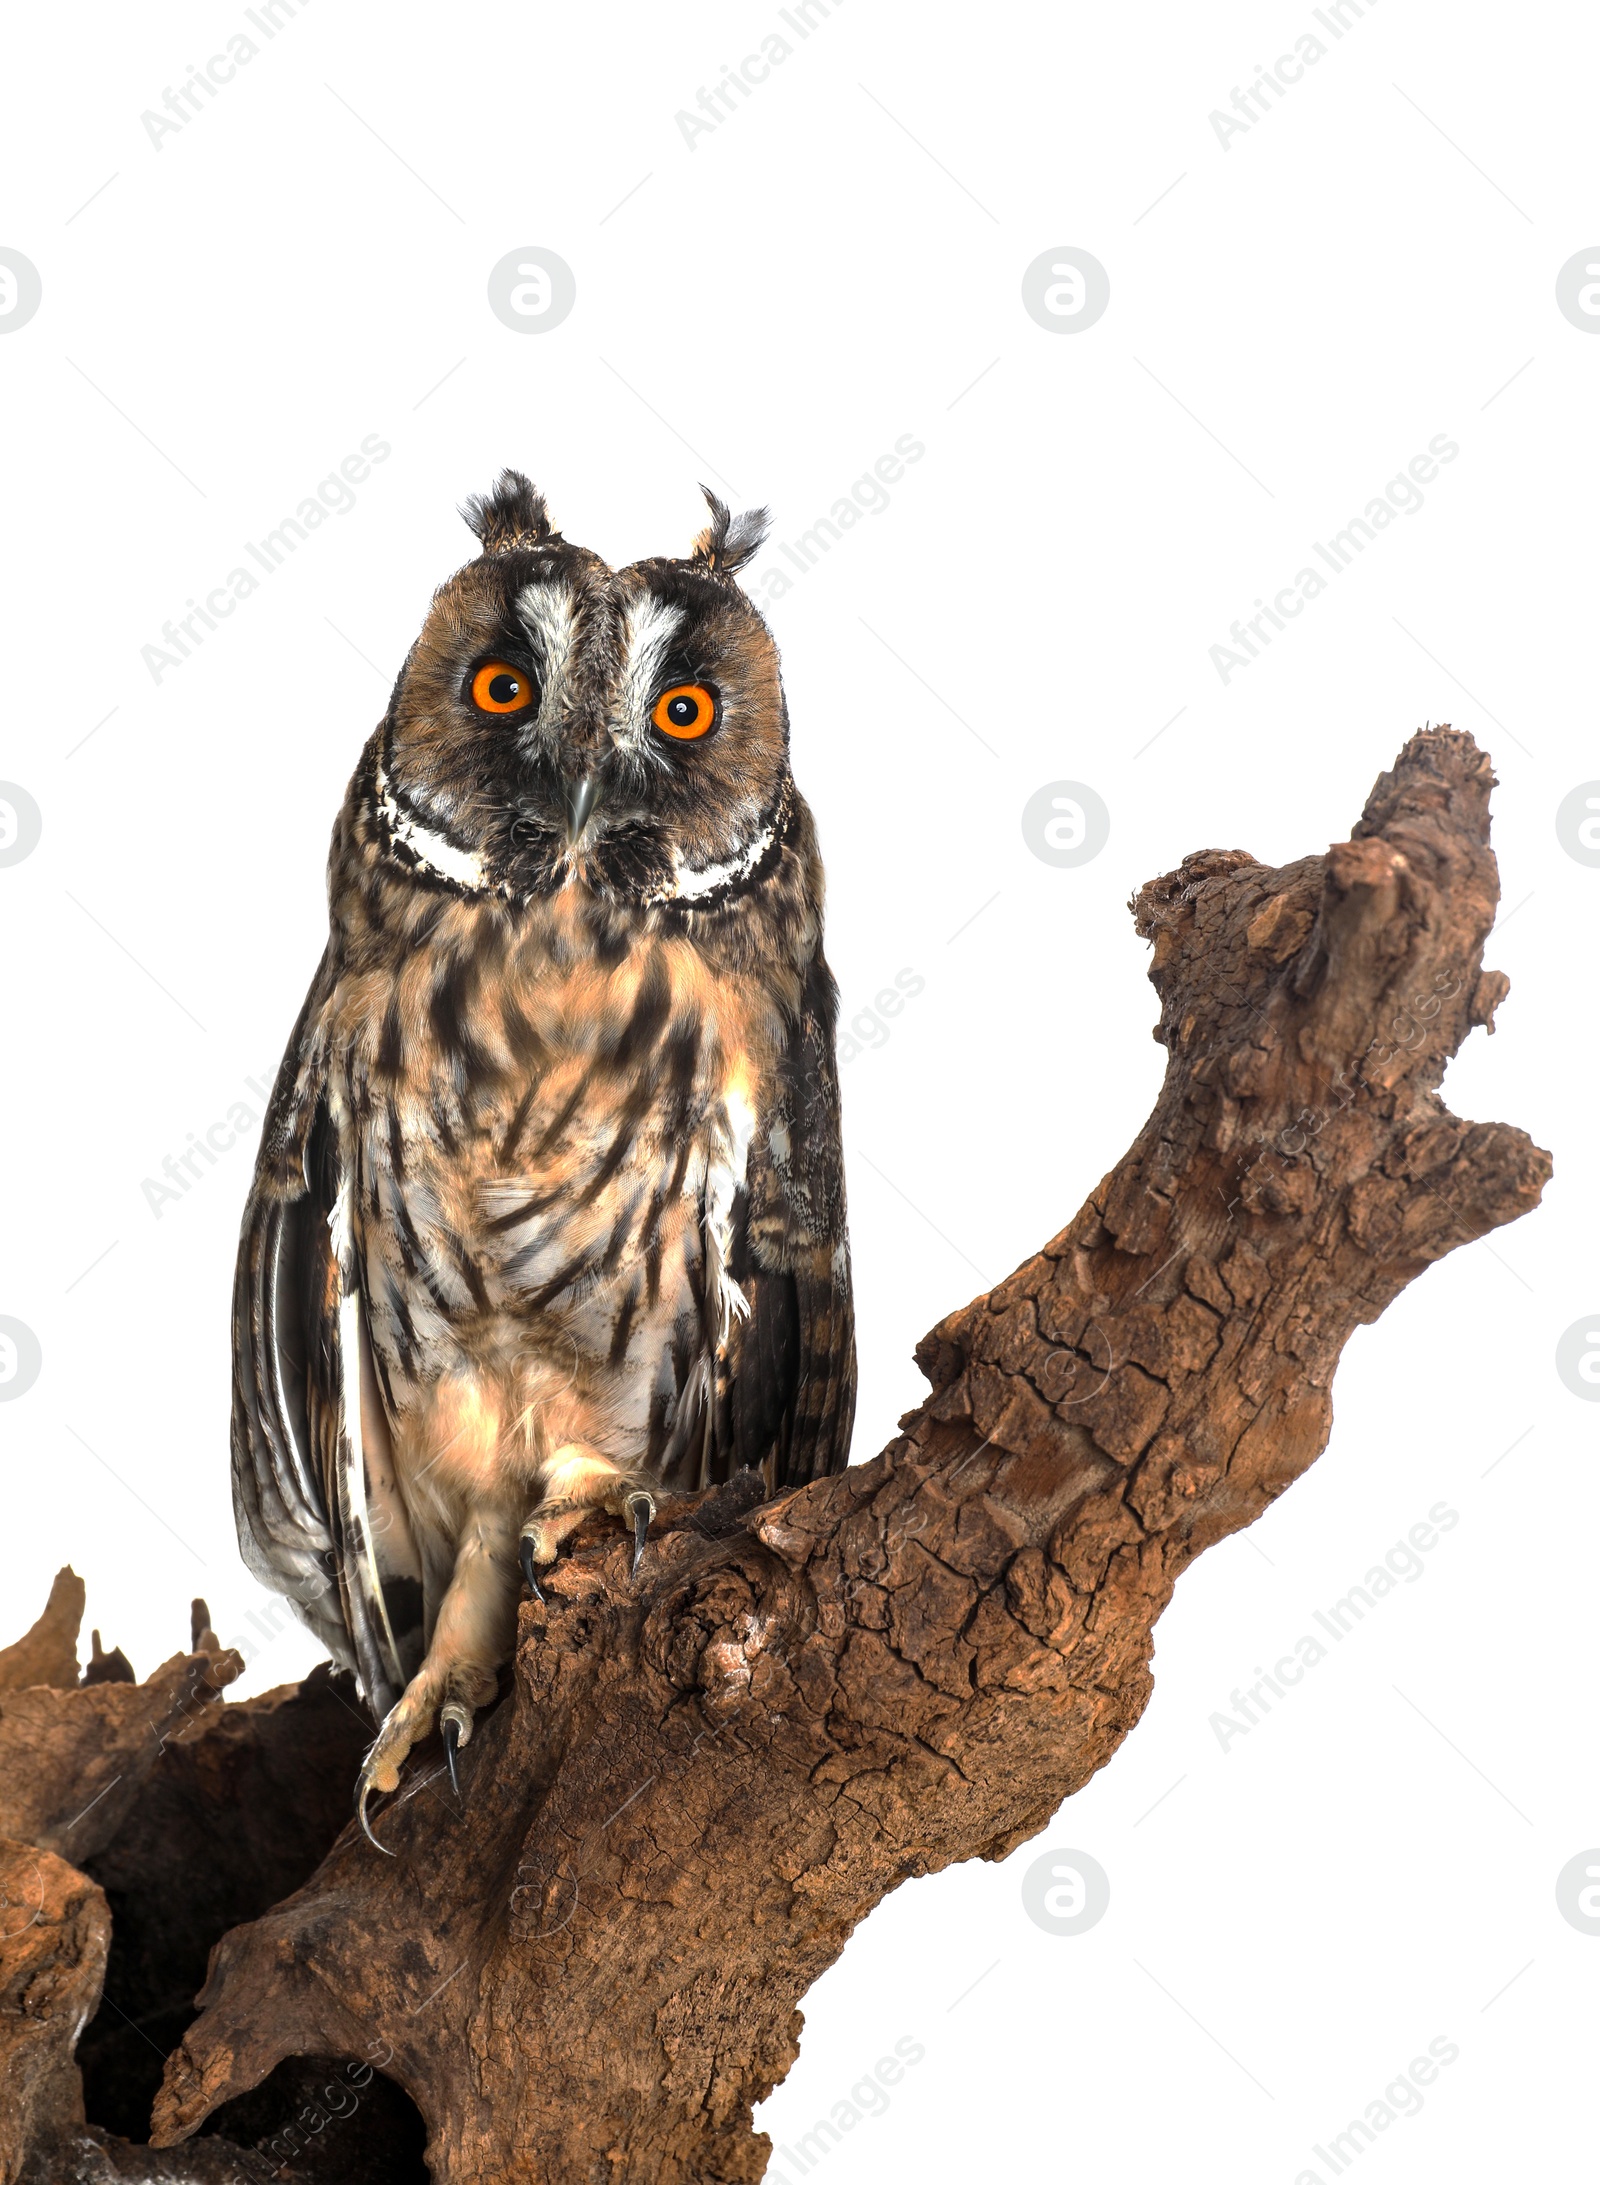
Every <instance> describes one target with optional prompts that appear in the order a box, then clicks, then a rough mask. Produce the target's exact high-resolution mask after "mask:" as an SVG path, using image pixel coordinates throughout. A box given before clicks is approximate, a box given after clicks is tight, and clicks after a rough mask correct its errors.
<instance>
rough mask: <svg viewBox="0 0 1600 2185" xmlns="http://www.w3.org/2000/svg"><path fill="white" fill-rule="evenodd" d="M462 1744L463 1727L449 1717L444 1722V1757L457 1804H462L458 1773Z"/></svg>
mask: <svg viewBox="0 0 1600 2185" xmlns="http://www.w3.org/2000/svg"><path fill="white" fill-rule="evenodd" d="M460 1743H461V1725H460V1723H459V1722H457V1720H456V1719H455V1717H454V1715H447V1716H446V1717H445V1722H444V1757H445V1762H446V1765H447V1766H448V1767H449V1770H450V1788H451V1789H452V1790H453V1791H454V1792H455V1794H456V1804H457V1805H460V1803H461V1778H460V1776H459V1775H457V1773H456V1748H457V1747H458V1746H459V1745H460Z"/></svg>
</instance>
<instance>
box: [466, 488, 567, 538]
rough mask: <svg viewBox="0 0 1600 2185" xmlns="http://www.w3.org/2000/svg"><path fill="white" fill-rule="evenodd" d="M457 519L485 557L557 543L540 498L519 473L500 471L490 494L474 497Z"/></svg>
mask: <svg viewBox="0 0 1600 2185" xmlns="http://www.w3.org/2000/svg"><path fill="white" fill-rule="evenodd" d="M461 515H462V519H463V521H464V522H465V523H466V524H467V525H468V527H469V528H470V529H471V530H472V531H473V532H475V533H476V535H477V539H478V543H479V544H480V545H481V546H482V548H483V550H484V552H485V553H486V554H510V553H515V552H517V551H522V552H526V551H527V549H528V548H529V547H531V546H548V545H551V544H552V543H559V541H560V538H561V534H560V532H559V531H557V530H556V529H555V528H554V526H553V525H552V524H551V521H550V511H549V509H548V508H546V506H545V501H544V495H543V494H542V493H541V492H540V491H539V489H538V487H537V486H536V485H534V484H533V482H532V480H531V479H528V478H524V477H523V475H522V473H521V471H520V470H503V471H502V472H501V473H500V475H499V477H498V478H497V479H496V480H495V484H494V491H493V492H492V493H474V494H471V495H470V496H469V497H468V498H467V500H466V501H464V502H463V503H462V508H461Z"/></svg>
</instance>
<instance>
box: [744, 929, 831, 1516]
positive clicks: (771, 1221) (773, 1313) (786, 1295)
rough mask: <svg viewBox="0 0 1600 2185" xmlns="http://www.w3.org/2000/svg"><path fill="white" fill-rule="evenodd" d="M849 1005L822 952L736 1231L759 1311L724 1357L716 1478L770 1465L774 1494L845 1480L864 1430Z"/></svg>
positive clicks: (756, 1145) (752, 1163)
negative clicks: (845, 1105)
mask: <svg viewBox="0 0 1600 2185" xmlns="http://www.w3.org/2000/svg"><path fill="white" fill-rule="evenodd" d="M837 1008H838V998H837V993H836V990H835V988H834V983H833V979H832V975H831V974H830V973H829V971H828V968H827V965H826V964H825V963H824V962H823V960H822V958H821V956H820V955H819V956H818V957H817V959H816V961H815V962H814V964H813V965H812V968H811V974H810V977H809V978H808V981H807V986H806V993H805V1000H804V1004H803V1007H802V1010H801V1013H800V1017H799V1019H798V1021H797V1023H796V1025H795V1027H794V1030H793V1032H792V1034H791V1036H790V1040H789V1045H788V1049H787V1052H786V1054H785V1057H784V1061H783V1066H782V1068H781V1070H780V1072H779V1074H778V1081H777V1088H776V1095H775V1098H774V1101H773V1104H772V1107H771V1109H770V1111H769V1112H768V1113H766V1114H765V1115H763V1116H762V1117H761V1118H760V1119H759V1127H758V1129H757V1131H756V1134H755V1138H754V1140H753V1143H752V1145H751V1150H750V1160H749V1165H748V1170H747V1177H746V1189H745V1193H744V1194H743V1198H742V1203H741V1205H740V1207H739V1209H738V1214H739V1219H738V1221H737V1223H736V1227H735V1234H734V1252H733V1258H732V1264H731V1268H730V1272H731V1273H732V1274H733V1277H734V1279H735V1280H736V1281H737V1282H738V1284H739V1286H740V1288H741V1289H742V1290H743V1292H744V1294H745V1297H746V1299H747V1301H748V1303H749V1307H750V1310H749V1313H748V1316H746V1317H743V1318H740V1319H738V1320H736V1321H735V1322H734V1324H733V1329H732V1332H731V1335H730V1338H729V1342H728V1346H727V1350H726V1353H725V1355H724V1357H723V1358H722V1359H721V1360H720V1361H719V1366H718V1373H717V1402H716V1412H715V1418H714V1423H713V1447H714V1462H713V1474H714V1476H715V1477H717V1478H727V1477H728V1476H729V1475H730V1474H731V1473H732V1472H733V1471H735V1470H737V1469H738V1468H739V1467H740V1466H741V1465H752V1466H760V1465H761V1464H763V1463H764V1462H765V1461H766V1460H767V1459H768V1458H769V1457H770V1459H771V1461H772V1474H771V1483H772V1486H773V1488H774V1490H776V1489H779V1488H783V1487H794V1486H798V1485H800V1484H801V1483H802V1482H803V1481H805V1480H809V1479H820V1478H821V1477H823V1476H824V1475H825V1474H826V1473H829V1472H842V1471H843V1470H844V1468H845V1465H846V1464H847V1463H848V1462H849V1457H850V1430H851V1427H852V1426H853V1424H854V1422H855V1406H856V1347H855V1310H854V1306H853V1304H852V1300H851V1292H850V1253H849V1245H848V1242H847V1238H846V1230H845V1194H844V1149H843V1145H842V1143H841V1139H840V1131H839V1079H838V1064H837V1060H836V1057H835V1050H834V1027H835V1022H836V1017H837Z"/></svg>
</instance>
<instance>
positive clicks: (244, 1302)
mask: <svg viewBox="0 0 1600 2185" xmlns="http://www.w3.org/2000/svg"><path fill="white" fill-rule="evenodd" d="M329 983H330V974H329V970H328V966H327V963H326V960H325V961H324V964H323V967H322V969H321V970H320V971H319V972H318V974H317V978H316V979H315V980H314V981H313V983H312V988H311V992H310V994H309V995H308V996H307V997H306V1005H305V1008H304V1009H303V1010H302V1011H301V1014H300V1020H299V1022H298V1023H297V1024H296V1026H295V1029H294V1033H293V1036H292V1037H291V1039H290V1042H289V1048H288V1052H287V1053H286V1054H285V1056H284V1058H283V1065H282V1068H281V1069H280V1070H279V1072H278V1081H277V1084H276V1085H275V1086H274V1088H273V1094H272V1100H271V1103H270V1105H269V1107H268V1110H267V1119H266V1123H265V1126H264V1128H263V1130H262V1136H261V1152H260V1155H259V1157H258V1159H257V1163H256V1173H255V1178H254V1181H253V1183H252V1186H251V1191H250V1198H249V1202H248V1204H247V1206H246V1208H245V1215H244V1225H243V1230H242V1232H241V1235H240V1239H239V1258H238V1264H237V1268H236V1271H235V1276H234V1290H233V1507H234V1518H235V1521H236V1523H237V1526H238V1531H239V1548H240V1552H241V1554H242V1555H243V1557H244V1560H245V1562H246V1564H247V1565H248V1566H249V1568H250V1570H251V1571H252V1572H253V1573H254V1574H255V1576H256V1577H257V1578H259V1579H260V1580H261V1582H262V1584H263V1585H265V1586H269V1587H271V1588H272V1589H273V1590H274V1591H275V1592H278V1593H283V1594H287V1595H288V1597H289V1599H290V1601H291V1602H292V1604H293V1606H294V1608H295V1611H296V1613H297V1614H298V1615H299V1616H300V1617H301V1619H302V1620H303V1621H304V1622H305V1623H306V1624H308V1625H309V1626H310V1628H311V1630H312V1631H313V1632H314V1633H315V1634H316V1636H317V1638H318V1639H319V1640H320V1641H321V1642H322V1644H323V1645H324V1646H326V1647H327V1649H328V1651H329V1652H330V1653H331V1654H332V1656H333V1658H334V1659H335V1661H337V1662H339V1663H341V1664H342V1665H343V1666H345V1667H346V1668H352V1669H354V1670H355V1671H356V1673H357V1675H358V1676H359V1678H360V1680H361V1685H362V1689H363V1691H364V1692H365V1693H366V1696H367V1699H368V1701H369V1702H370V1703H371V1705H372V1706H373V1707H374V1708H375V1709H376V1710H377V1711H378V1712H379V1713H380V1714H382V1713H385V1712H387V1710H388V1709H389V1707H391V1706H392V1705H393V1703H394V1700H395V1699H396V1697H397V1696H398V1691H399V1687H400V1686H401V1685H402V1684H403V1683H404V1681H405V1675H404V1670H403V1667H402V1664H401V1660H400V1654H399V1649H398V1648H397V1646H396V1644H395V1638H394V1633H393V1630H392V1628H391V1625H390V1620H389V1614H388V1609H387V1606H386V1604H385V1601H384V1597H383V1587H382V1583H381V1581H380V1578H379V1573H378V1564H377V1556H376V1550H375V1542H374V1538H373V1532H372V1526H371V1522H370V1518H369V1513H368V1509H367V1496H366V1479H365V1462H364V1457H363V1451H362V1425H361V1366H362V1351H363V1347H364V1345H365V1343H366V1333H365V1328H364V1324H363V1307H362V1302H361V1295H360V1290H359V1287H358V1286H357V1281H356V1274H355V1269H354V1265H353V1261H354V1253H353V1250H352V1249H351V1247H350V1242H349V1218H348V1208H349V1195H350V1179H349V1177H348V1176H347V1175H346V1174H345V1173H344V1163H343V1161H342V1158H341V1155H340V1151H339V1143H338V1133H337V1132H336V1130H335V1129H334V1126H333V1121H332V1118H331V1117H330V1115H329V1112H328V1097H327V1085H326V1080H325V1078H324V1077H323V1075H322V1074H321V1072H320V1070H319V1069H318V1068H317V1067H316V1064H315V1061H314V1059H313V1058H312V1054H311V1044H312V1043H311V1028H312V1026H313V1025H314V1023H315V1020H316V1017H317V1015H318V1014H319V1010H320V1004H321V1002H322V1000H323V999H325V997H326V993H327V989H328V985H329ZM341 1248H342V1249H343V1253H344V1258H343V1262H341V1257H340V1253H341Z"/></svg>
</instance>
